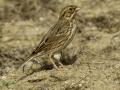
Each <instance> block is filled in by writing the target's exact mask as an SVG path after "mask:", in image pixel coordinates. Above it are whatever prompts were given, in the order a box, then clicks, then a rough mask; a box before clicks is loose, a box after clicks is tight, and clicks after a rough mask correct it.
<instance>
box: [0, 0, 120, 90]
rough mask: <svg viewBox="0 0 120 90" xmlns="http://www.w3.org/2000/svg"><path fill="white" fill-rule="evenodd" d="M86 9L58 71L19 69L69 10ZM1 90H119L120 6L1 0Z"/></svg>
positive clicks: (106, 1) (100, 1)
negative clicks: (69, 7) (62, 10)
mask: <svg viewBox="0 0 120 90" xmlns="http://www.w3.org/2000/svg"><path fill="white" fill-rule="evenodd" d="M71 4H73V5H76V6H80V7H82V10H81V11H79V12H78V14H77V16H76V23H77V33H76V36H75V38H74V40H73V41H72V42H71V44H70V45H69V46H68V47H67V48H66V49H65V50H64V51H63V56H62V57H63V59H62V60H61V62H62V63H63V64H64V65H65V66H64V67H63V68H61V67H59V70H56V69H54V68H53V65H52V64H51V62H50V61H49V60H48V58H47V57H46V56H45V57H43V58H42V59H41V60H40V58H39V57H38V58H36V60H38V61H35V60H32V61H30V62H28V63H27V64H26V66H25V68H24V71H23V69H22V70H19V71H17V69H18V68H19V67H20V65H21V64H22V63H23V62H25V61H26V60H27V57H28V56H29V55H30V53H31V52H32V51H33V50H34V49H35V48H36V46H37V45H38V44H39V42H40V40H41V39H42V37H43V36H44V35H45V34H46V32H47V31H48V30H49V29H50V28H51V27H52V25H53V24H55V23H56V22H57V19H58V17H59V14H60V11H61V9H62V8H64V7H65V6H67V5H71ZM0 35H2V38H0V90H120V0H0Z"/></svg>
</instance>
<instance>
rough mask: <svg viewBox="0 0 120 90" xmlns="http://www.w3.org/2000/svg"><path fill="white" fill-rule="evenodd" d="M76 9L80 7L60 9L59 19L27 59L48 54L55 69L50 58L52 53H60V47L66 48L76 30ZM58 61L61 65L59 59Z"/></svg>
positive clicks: (72, 6) (52, 55) (71, 6)
mask: <svg viewBox="0 0 120 90" xmlns="http://www.w3.org/2000/svg"><path fill="white" fill-rule="evenodd" d="M78 10H80V8H78V7H77V6H74V5H70V6H67V7H65V8H64V9H63V10H62V11H61V13H60V16H59V20H58V21H57V23H56V24H55V25H54V26H53V27H52V28H51V29H50V30H49V31H48V33H47V34H46V35H45V36H44V37H43V39H42V40H41V42H40V43H39V45H38V46H37V48H36V49H35V50H34V51H33V52H32V53H31V55H30V57H29V59H28V61H30V60H32V59H33V58H35V57H37V56H41V55H49V59H50V60H51V62H52V63H53V65H54V67H55V68H56V69H57V66H56V65H55V63H54V62H53V60H52V59H55V58H54V54H56V53H60V52H61V51H62V49H64V48H66V46H67V45H68V44H69V43H70V42H71V41H72V39H73V37H74V35H75V31H76V24H75V19H74V16H75V14H76V12H77V11H78ZM28 61H26V62H25V63H23V64H22V65H21V67H20V68H22V67H23V66H24V65H25V64H26V63H27V62H28ZM58 63H59V64H60V65H62V63H60V62H59V61H58ZM20 68H19V69H20Z"/></svg>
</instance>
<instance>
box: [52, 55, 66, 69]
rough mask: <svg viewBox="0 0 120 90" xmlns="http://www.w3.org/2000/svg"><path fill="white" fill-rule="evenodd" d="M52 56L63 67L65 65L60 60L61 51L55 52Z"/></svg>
mask: <svg viewBox="0 0 120 90" xmlns="http://www.w3.org/2000/svg"><path fill="white" fill-rule="evenodd" d="M52 58H53V59H54V60H56V61H57V62H58V64H59V65H60V66H61V67H63V66H64V65H63V64H62V63H61V62H60V59H61V53H60V54H55V55H53V56H52Z"/></svg>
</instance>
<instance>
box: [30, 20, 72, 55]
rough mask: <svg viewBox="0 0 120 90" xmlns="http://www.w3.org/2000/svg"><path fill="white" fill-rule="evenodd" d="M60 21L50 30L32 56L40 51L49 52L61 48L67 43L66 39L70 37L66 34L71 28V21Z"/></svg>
mask: <svg viewBox="0 0 120 90" xmlns="http://www.w3.org/2000/svg"><path fill="white" fill-rule="evenodd" d="M58 23H59V24H58ZM58 23H57V24H55V25H54V26H53V27H52V28H51V29H50V30H49V31H48V33H47V34H46V35H45V36H44V38H43V39H42V41H41V42H40V44H39V45H38V46H37V48H36V49H35V50H34V51H33V52H32V54H31V56H32V55H35V54H37V53H38V52H49V51H51V50H53V49H56V48H59V47H60V46H62V45H63V44H64V43H65V42H64V41H67V39H68V37H66V34H67V33H68V32H67V30H68V29H70V28H69V23H63V22H58ZM63 24H66V25H63Z"/></svg>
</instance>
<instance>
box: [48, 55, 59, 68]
mask: <svg viewBox="0 0 120 90" xmlns="http://www.w3.org/2000/svg"><path fill="white" fill-rule="evenodd" d="M49 59H50V61H51V62H52V64H53V66H54V68H55V69H57V70H58V67H57V66H56V64H55V62H54V61H53V58H52V55H50V56H49Z"/></svg>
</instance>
